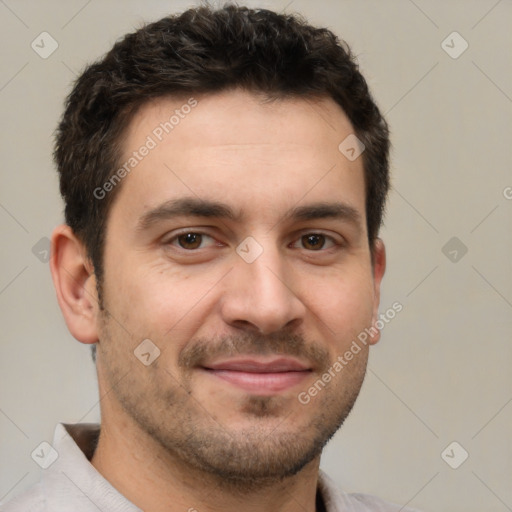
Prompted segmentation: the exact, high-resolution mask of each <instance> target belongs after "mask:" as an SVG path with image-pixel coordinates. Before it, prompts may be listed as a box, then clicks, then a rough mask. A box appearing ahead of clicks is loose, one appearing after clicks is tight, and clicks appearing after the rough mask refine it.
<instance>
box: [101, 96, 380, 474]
mask: <svg viewBox="0 0 512 512" xmlns="http://www.w3.org/2000/svg"><path fill="white" fill-rule="evenodd" d="M196 101H197V104H196V105H195V106H193V108H182V107H183V105H185V104H187V100H183V101H178V100H176V99H159V100H158V101H154V102H152V103H150V104H147V105H145V106H144V107H143V108H142V109H141V110H140V111H139V112H138V113H137V115H136V117H135V118H134V119H133V121H132V123H131V124H130V127H129V129H128V130H127V133H126V137H125V139H124V150H125V153H124V155H123V157H122V160H123V162H125V161H128V160H129V158H130V157H133V152H134V151H138V154H139V157H140V156H141V153H147V155H146V156H143V157H141V158H140V161H139V160H137V164H136V166H134V167H133V169H132V170H131V171H130V173H129V174H128V175H127V176H126V177H125V178H124V179H123V182H122V184H121V185H117V186H121V190H120V191H119V194H118V196H117V198H116V200H115V202H114V203H113V206H112V210H111V212H110V216H109V220H108V225H107V232H106V245H105V259H104V264H105V266H104V269H105V273H104V283H103V289H104V307H105V308H106V310H107V311H108V313H107V314H101V312H98V322H97V330H98V338H99V340H100V341H99V345H98V354H97V360H98V374H99V379H100V385H101V386H103V388H104V389H110V388H112V393H111V398H110V399H111V400H114V401H115V402H116V403H117V404H118V405H119V410H121V411H122V414H123V416H124V418H123V421H124V424H125V425H126V428H129V429H132V430H133V431H139V432H141V433H143V435H147V436H150V437H151V438H152V439H153V440H155V441H156V442H157V443H158V444H159V445H160V446H161V447H163V448H164V450H165V451H166V452H167V453H168V454H169V455H171V456H173V457H175V458H176V459H177V460H178V459H179V460H180V461H182V462H183V463H184V464H187V465H189V466H191V467H194V468H196V469H201V470H205V471H207V472H209V473H211V474H213V475H217V476H218V477H219V479H222V481H230V482H235V481H243V480H246V481H248V480H252V481H253V482H254V481H262V480H264V479H269V478H271V479H276V478H281V477H284V476H289V475H292V474H295V473H296V472H297V471H299V470H300V469H301V468H303V467H304V466H305V464H307V463H308V462H310V461H311V460H313V459H314V458H315V457H317V456H318V455H319V454H320V452H321V450H322V447H323V446H324V445H325V443H326V442H327V440H328V439H329V438H330V437H331V436H332V435H333V434H334V432H335V431H336V430H337V429H338V428H339V426H340V425H341V424H342V422H343V420H344V419H345V417H346V416H347V414H348V413H349V411H350V409H351V407H352V405H353V403H354V401H355V398H356V396H357V394H358V392H359V389H360V386H361V383H362V380H363V377H364V372H365V368H366V362H367V355H368V348H367V346H362V347H361V348H362V349H361V350H360V352H358V353H357V355H355V356H354V357H353V359H352V360H351V361H350V362H348V363H347V364H346V365H344V367H343V369H342V370H341V371H336V370H333V366H334V365H335V362H336V361H337V360H338V357H339V356H343V354H344V353H345V352H346V351H347V350H349V348H350V346H351V344H352V342H353V341H354V340H355V339H357V335H358V334H359V333H360V332H362V331H363V330H364V329H365V328H367V327H369V326H371V324H372V318H374V316H375V314H376V309H377V306H378V299H379V284H380V279H381V277H382V272H383V266H382V265H376V266H375V267H374V268H372V260H371V255H370V249H369V246H368V240H367V230H366V217H365V187H364V177H363V167H362V165H363V163H362V159H361V158H358V159H356V160H354V161H349V160H348V159H346V158H345V157H344V156H343V154H342V153H341V152H340V151H339V150H338V145H339V144H340V142H341V141H343V140H344V139H345V138H346V137H347V136H348V135H349V134H351V133H353V128H352V126H351V124H350V122H349V120H348V119H347V117H346V116H345V114H344V113H343V111H342V110H341V109H340V108H339V107H338V106H337V105H336V104H335V103H334V102H333V101H332V100H330V99H324V100H321V101H312V100H304V99H296V100H295V99H293V100H292V99H286V100H280V101H277V102H272V103H268V102H267V103H263V102H261V101H260V100H259V99H258V98H257V97H256V96H254V95H252V94H250V93H247V92H242V91H235V92H233V91H231V92H224V93H221V94H216V95H209V96H204V97H199V96H196ZM176 109H178V110H179V111H180V112H181V115H180V116H179V122H178V123H176V124H175V125H173V128H172V131H171V130H170V129H169V133H166V132H165V131H162V125H161V124H160V123H165V121H168V120H169V118H170V116H171V115H172V114H173V113H174V111H175V110H176ZM158 127H160V130H159V129H158ZM167 128H168V126H167ZM148 136H149V137H150V139H151V140H152V141H153V142H154V143H155V145H154V147H152V148H151V149H150V150H149V151H147V152H146V151H144V150H142V151H139V148H140V147H141V146H143V145H147V146H153V144H152V143H151V142H149V139H148ZM159 139H161V140H159ZM137 158H138V157H137ZM382 250H383V249H382V247H380V246H379V247H378V248H377V258H379V254H381V251H382ZM143 340H150V341H145V342H144V344H143V345H140V344H141V342H142V341H143ZM372 341H376V338H375V339H373V340H372ZM138 347H139V348H138ZM158 351H159V352H158ZM134 352H135V353H134ZM135 354H138V355H139V356H141V354H144V355H142V356H141V357H140V359H139V358H138V357H136V355H135ZM157 355H158V357H156V356H157ZM155 357H156V359H154V358H155ZM141 359H142V362H141ZM144 362H145V363H146V364H143V363H144ZM149 363H150V364H149ZM329 370H330V373H331V378H330V379H329V382H328V383H327V384H326V383H325V382H324V385H323V386H322V385H318V380H319V379H322V376H323V375H324V374H325V373H326V372H329ZM325 380H327V379H324V381H325ZM315 383H317V384H316V388H315V389H316V393H314V392H313V393H309V392H308V390H309V389H310V388H312V387H315ZM305 393H306V394H307V396H309V397H310V400H306V399H305V396H306V395H305ZM299 397H302V399H300V398H299ZM306 402H307V403H306ZM109 421H115V419H114V418H110V420H109Z"/></svg>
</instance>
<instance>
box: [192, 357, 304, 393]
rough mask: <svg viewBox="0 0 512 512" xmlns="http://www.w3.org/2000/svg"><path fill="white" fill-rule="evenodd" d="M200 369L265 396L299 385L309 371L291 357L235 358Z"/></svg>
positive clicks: (206, 365)
mask: <svg viewBox="0 0 512 512" xmlns="http://www.w3.org/2000/svg"><path fill="white" fill-rule="evenodd" d="M202 369H203V370H204V371H206V372H207V373H208V374H210V375H212V376H213V377H216V378H219V379H222V380H224V381H226V382H228V383H230V384H231V385H233V386H236V387H238V388H241V389H243V390H245V391H248V392H250V393H253V394H258V395H260V396H262V395H263V396H268V395H273V394H276V393H279V392H281V391H285V390H287V389H289V388H291V387H293V386H296V385H298V384H299V383H301V382H302V381H303V380H304V379H305V378H306V377H308V376H309V375H310V374H311V371H312V370H311V368H309V367H308V366H306V365H305V364H303V363H301V362H300V361H298V360H297V359H292V358H283V357H279V358H272V359H264V358H258V359H255V358H235V359H228V360H224V361H216V362H214V363H210V364H205V365H204V366H203V367H202Z"/></svg>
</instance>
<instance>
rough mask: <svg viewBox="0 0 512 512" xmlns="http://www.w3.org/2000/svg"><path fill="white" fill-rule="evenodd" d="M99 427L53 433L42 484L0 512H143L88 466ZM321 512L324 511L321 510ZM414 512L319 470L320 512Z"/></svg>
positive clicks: (44, 450) (45, 450)
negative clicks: (354, 490)
mask: <svg viewBox="0 0 512 512" xmlns="http://www.w3.org/2000/svg"><path fill="white" fill-rule="evenodd" d="M99 429H100V426H99V425H97V424H86V423H82V424H75V425H64V424H62V423H59V424H58V425H57V427H56V429H55V436H54V440H53V444H52V445H51V446H50V445H48V444H46V445H43V446H42V447H41V448H40V452H37V451H36V452H35V454H34V457H35V459H38V458H39V459H40V460H39V461H38V462H39V464H40V465H41V467H43V468H45V469H43V472H42V475H41V479H40V481H39V482H38V483H37V484H35V485H34V486H32V487H31V488H30V489H29V490H28V491H26V492H25V493H23V494H21V495H20V496H18V497H16V498H14V499H13V500H11V501H10V502H8V503H5V504H3V505H0V510H1V511H2V512H70V511H73V512H98V511H101V512H140V509H139V508H137V507H136V506H135V505H134V504H133V503H131V502H130V501H128V500H127V499H126V498H125V497H124V496H123V495H122V494H121V493H120V492H119V491H117V490H116V489H115V488H114V487H112V485H110V483H109V482H108V481H107V480H106V479H105V478H104V477H103V476H102V475H101V474H100V473H99V472H98V471H97V470H96V469H95V467H94V466H93V465H92V464H91V463H90V460H91V458H92V455H93V453H94V450H95V448H96V444H97V440H98V435H99ZM322 507H323V509H324V510H322ZM324 511H325V512H399V511H400V512H414V511H413V510H411V509H405V508H401V507H400V506H399V505H393V504H391V503H388V502H385V501H383V500H381V499H379V498H376V497H374V496H369V495H366V494H347V493H345V492H343V491H341V490H340V489H338V488H337V487H336V484H335V483H334V482H333V481H332V480H331V479H330V478H329V477H328V476H327V475H326V474H325V473H324V472H323V471H321V470H320V474H319V479H318V492H317V512H324Z"/></svg>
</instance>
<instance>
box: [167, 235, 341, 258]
mask: <svg viewBox="0 0 512 512" xmlns="http://www.w3.org/2000/svg"><path fill="white" fill-rule="evenodd" d="M189 234H190V235H200V236H202V237H208V238H210V239H212V240H214V238H213V237H212V236H211V235H209V234H208V233H204V232H202V231H192V230H186V231H182V232H180V233H176V234H175V235H174V236H172V237H171V238H170V239H168V240H167V241H166V242H165V245H171V246H173V247H175V248H176V249H178V250H180V251H183V252H188V253H194V252H197V251H199V250H201V249H204V247H200V248H197V249H185V248H184V247H180V246H179V245H175V244H174V243H173V242H177V240H178V238H179V237H180V236H183V235H189ZM308 235H318V236H323V237H325V239H326V242H331V246H330V247H328V248H324V247H322V248H321V249H318V250H314V249H305V248H304V250H306V251H308V252H311V253H315V252H318V253H321V252H327V251H329V250H331V249H337V248H340V247H342V246H343V245H344V244H343V243H342V242H339V241H337V240H336V239H335V238H334V237H333V236H330V235H327V234H326V233H322V232H321V231H307V232H304V233H302V234H301V235H300V236H299V237H298V238H297V240H296V241H295V242H293V243H296V242H297V241H300V240H302V238H303V237H305V236H308ZM201 242H202V241H201Z"/></svg>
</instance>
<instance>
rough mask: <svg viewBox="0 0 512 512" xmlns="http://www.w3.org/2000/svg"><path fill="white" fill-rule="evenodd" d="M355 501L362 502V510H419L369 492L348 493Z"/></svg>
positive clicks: (394, 511)
mask: <svg viewBox="0 0 512 512" xmlns="http://www.w3.org/2000/svg"><path fill="white" fill-rule="evenodd" d="M348 496H349V497H350V498H351V499H352V500H353V501H354V502H355V503H358V504H361V506H362V508H361V510H364V511H368V512H369V511H372V512H419V511H417V510H415V509H412V508H406V507H404V506H403V505H396V504H395V503H390V502H389V501H385V500H382V499H381V498H378V497H377V496H371V495H369V494H359V493H356V494H349V495H348Z"/></svg>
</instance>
